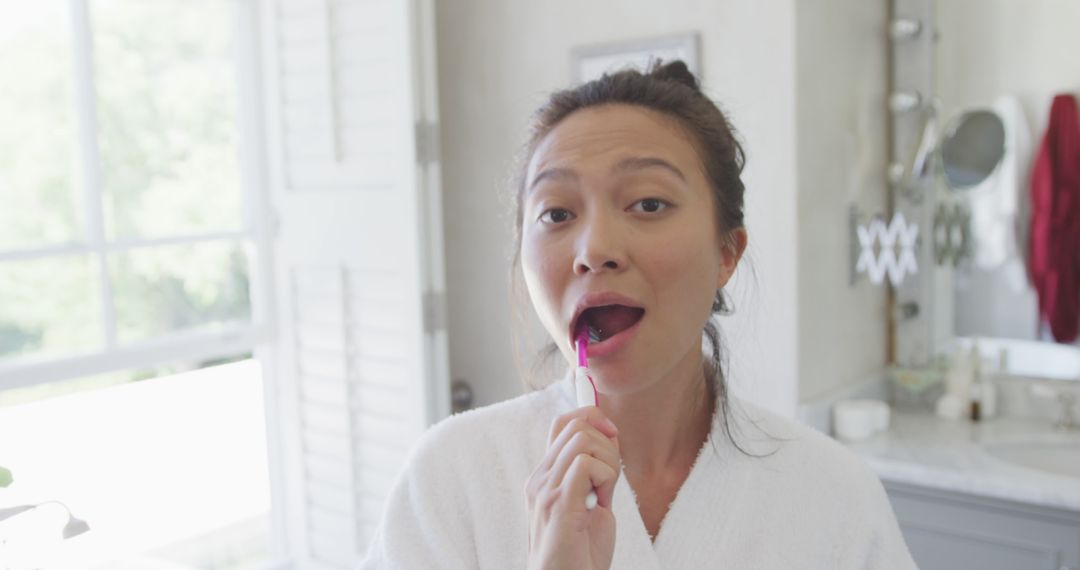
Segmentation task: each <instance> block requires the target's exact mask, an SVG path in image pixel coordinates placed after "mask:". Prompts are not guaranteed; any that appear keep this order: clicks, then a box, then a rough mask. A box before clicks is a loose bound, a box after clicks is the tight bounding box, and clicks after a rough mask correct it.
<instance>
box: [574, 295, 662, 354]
mask: <svg viewBox="0 0 1080 570" xmlns="http://www.w3.org/2000/svg"><path fill="white" fill-rule="evenodd" d="M604 305H623V306H626V307H633V308H636V309H642V310H644V309H645V307H643V306H642V305H641V303H639V302H637V301H636V300H634V299H632V298H630V297H627V296H626V295H622V294H620V293H616V292H614V291H599V292H596V293H586V294H585V295H583V296H582V297H581V298H580V299H578V302H577V305H576V306H575V307H574V316H573V318H571V319H570V330H569V331H568V332H569V335H570V349H571V350H574V351H576V350H577V339H576V338H574V330H575V329H576V328H577V322H578V318H580V317H581V313H584V312H585V310H586V309H590V308H592V307H603V306H604ZM642 318H644V315H642ZM639 324H641V320H640V319H639V320H638V322H636V323H634V325H633V326H631V327H630V328H628V329H626V330H624V331H622V332H620V333H618V334H616V335H614V336H612V337H611V338H608V339H605V340H604V341H603V342H598V343H595V344H590V345H589V355H590V356H592V355H593V347H594V346H595V347H596V348H597V349H600V350H598V351H597V352H596V355H597V356H601V353H606V352H610V350H607V349H606V347H604V346H602V345H606V344H608V343H609V342H610V341H612V340H616V339H619V337H621V336H624V334H626V333H631V332H634V331H637V327H638V325H639ZM626 338H627V339H628V338H629V335H626ZM621 340H622V339H620V343H618V344H621ZM613 346H614V345H613Z"/></svg>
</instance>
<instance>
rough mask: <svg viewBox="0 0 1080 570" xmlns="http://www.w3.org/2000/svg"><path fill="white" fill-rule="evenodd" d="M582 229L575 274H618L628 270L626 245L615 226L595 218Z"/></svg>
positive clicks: (579, 237) (599, 217)
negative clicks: (610, 272)
mask: <svg viewBox="0 0 1080 570" xmlns="http://www.w3.org/2000/svg"><path fill="white" fill-rule="evenodd" d="M581 227H582V228H583V229H582V232H581V235H580V236H578V243H577V256H576V257H575V258H574V273H575V274H577V275H585V274H588V273H599V272H605V271H614V272H618V271H622V270H623V269H625V268H626V244H625V240H623V239H622V238H621V236H620V235H619V232H618V229H617V228H616V227H615V224H613V223H612V222H611V221H609V220H605V219H603V216H594V217H593V219H590V220H589V221H588V222H587V223H585V224H581Z"/></svg>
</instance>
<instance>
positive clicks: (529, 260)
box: [521, 236, 562, 325]
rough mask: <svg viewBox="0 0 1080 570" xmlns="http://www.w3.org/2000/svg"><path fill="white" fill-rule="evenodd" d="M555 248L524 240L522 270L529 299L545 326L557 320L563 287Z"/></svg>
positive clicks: (528, 239)
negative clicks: (558, 301)
mask: <svg viewBox="0 0 1080 570" xmlns="http://www.w3.org/2000/svg"><path fill="white" fill-rule="evenodd" d="M552 250H553V248H551V247H549V246H544V245H541V244H540V243H538V242H537V240H536V239H530V238H529V237H528V236H526V237H524V238H523V239H522V244H521V269H522V273H523V274H524V277H525V286H526V288H527V289H528V292H529V298H530V300H532V303H533V306H534V307H535V308H536V311H537V313H538V314H539V316H540V319H541V320H542V321H543V322H544V324H545V325H548V324H549V321H550V320H552V319H553V318H556V317H557V315H556V313H557V305H558V304H557V300H558V299H559V295H560V291H561V289H562V285H561V284H560V277H559V275H558V271H557V268H558V259H557V256H556V255H555V253H554V252H553V251H552Z"/></svg>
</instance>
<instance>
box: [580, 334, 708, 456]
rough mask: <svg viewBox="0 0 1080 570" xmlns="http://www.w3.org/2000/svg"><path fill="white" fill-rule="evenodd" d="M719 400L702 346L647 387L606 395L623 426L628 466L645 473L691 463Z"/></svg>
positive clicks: (605, 400)
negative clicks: (707, 373) (707, 375)
mask: <svg viewBox="0 0 1080 570" xmlns="http://www.w3.org/2000/svg"><path fill="white" fill-rule="evenodd" d="M714 404H715V397H714V395H713V394H712V391H711V390H710V389H709V387H708V383H707V382H706V380H705V370H704V362H703V360H702V355H701V352H700V351H698V350H691V351H690V352H689V353H688V354H687V355H686V356H685V357H684V358H683V359H682V360H681V361H680V362H679V364H678V365H676V367H675V368H674V369H672V370H671V372H670V373H668V375H667V376H666V377H664V378H661V379H660V380H659V381H657V382H654V383H653V384H651V385H649V386H647V387H646V388H644V389H642V390H639V391H637V392H633V393H630V394H619V395H613V396H605V397H604V398H602V399H601V407H602V408H603V410H604V413H605V414H607V415H608V416H609V417H610V418H611V420H612V421H613V422H615V425H616V426H618V428H619V450H620V453H621V455H622V461H623V468H624V470H625V471H626V473H627V474H628V475H629V476H640V477H650V476H653V475H660V474H662V473H664V472H665V471H668V470H671V469H689V468H690V467H691V466H692V465H693V462H694V460H695V459H696V458H697V455H698V452H699V451H700V449H701V446H702V445H704V443H705V440H706V439H707V438H708V435H709V432H710V429H711V427H712V419H713V408H714Z"/></svg>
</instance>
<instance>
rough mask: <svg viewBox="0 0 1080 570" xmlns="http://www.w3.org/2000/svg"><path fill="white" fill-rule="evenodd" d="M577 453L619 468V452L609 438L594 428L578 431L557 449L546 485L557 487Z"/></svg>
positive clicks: (616, 468) (613, 467)
mask: <svg viewBox="0 0 1080 570" xmlns="http://www.w3.org/2000/svg"><path fill="white" fill-rule="evenodd" d="M579 455H588V456H590V457H594V458H596V459H598V460H600V461H601V462H603V463H605V464H607V465H608V466H609V467H611V468H612V469H615V470H618V469H619V464H620V462H619V452H618V450H617V449H616V448H615V445H614V444H613V443H612V441H611V440H609V439H607V438H606V437H604V436H603V434H600V433H597V432H596V431H595V430H587V431H578V432H577V433H575V434H574V435H573V436H571V438H570V439H569V441H567V442H566V445H565V446H563V448H562V449H561V450H559V455H558V457H557V458H556V459H555V463H554V464H552V466H551V468H550V469H549V471H548V480H547V481H548V485H549V486H552V487H558V486H559V485H560V484H561V483H562V480H563V478H564V477H566V475H567V471H569V469H570V466H571V465H572V464H573V462H574V460H575V459H576V458H577V457H578V456H579Z"/></svg>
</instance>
